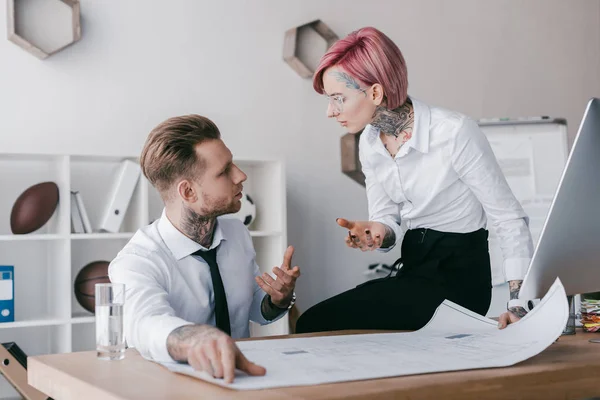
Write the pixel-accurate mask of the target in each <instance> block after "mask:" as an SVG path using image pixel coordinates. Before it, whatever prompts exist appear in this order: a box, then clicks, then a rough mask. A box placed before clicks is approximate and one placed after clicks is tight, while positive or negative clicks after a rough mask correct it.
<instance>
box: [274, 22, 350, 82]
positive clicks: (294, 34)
mask: <svg viewBox="0 0 600 400" xmlns="http://www.w3.org/2000/svg"><path fill="white" fill-rule="evenodd" d="M304 29H312V30H314V31H315V32H316V33H317V34H319V36H321V37H322V38H323V39H324V40H325V42H326V43H327V47H328V48H329V47H330V46H331V45H332V44H333V43H335V41H337V40H338V39H339V38H338V36H337V35H336V34H335V33H334V32H333V31H332V30H331V29H329V27H328V26H327V25H325V23H324V22H323V21H321V20H320V19H317V20H315V21H312V22H309V23H307V24H304V25H300V26H298V27H296V28H292V29H289V30H288V31H286V32H285V38H284V42H283V59H284V60H285V62H287V63H288V65H289V66H290V67H292V69H293V70H294V71H296V73H297V74H298V75H300V76H301V77H302V78H311V77H312V76H313V73H314V71H312V70H311V69H310V68H309V67H308V66H307V65H306V62H305V61H303V60H301V59H300V58H299V56H298V48H299V46H300V43H298V39H299V34H300V33H301V31H302V30H304Z"/></svg>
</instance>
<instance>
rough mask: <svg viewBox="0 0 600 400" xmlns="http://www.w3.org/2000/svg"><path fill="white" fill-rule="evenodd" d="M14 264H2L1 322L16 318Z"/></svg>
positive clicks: (0, 286)
mask: <svg viewBox="0 0 600 400" xmlns="http://www.w3.org/2000/svg"><path fill="white" fill-rule="evenodd" d="M14 270H15V269H14V267H13V266H12V265H0V322H13V321H14V320H15V296H14V294H15V280H14V273H15V271H14Z"/></svg>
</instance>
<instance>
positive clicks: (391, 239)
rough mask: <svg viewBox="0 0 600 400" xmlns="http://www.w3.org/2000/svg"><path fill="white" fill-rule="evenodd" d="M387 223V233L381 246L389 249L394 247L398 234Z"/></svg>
mask: <svg viewBox="0 0 600 400" xmlns="http://www.w3.org/2000/svg"><path fill="white" fill-rule="evenodd" d="M383 225H385V235H384V236H383V240H382V241H381V246H380V247H381V248H382V249H387V248H388V247H392V246H393V245H394V243H396V234H395V233H394V230H393V229H392V228H390V227H389V226H387V225H386V224H383Z"/></svg>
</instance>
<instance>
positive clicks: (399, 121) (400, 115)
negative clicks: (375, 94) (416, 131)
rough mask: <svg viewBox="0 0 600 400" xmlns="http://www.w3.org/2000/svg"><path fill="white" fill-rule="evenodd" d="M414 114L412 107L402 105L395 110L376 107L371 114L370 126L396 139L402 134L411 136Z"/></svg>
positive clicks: (405, 104)
mask: <svg viewBox="0 0 600 400" xmlns="http://www.w3.org/2000/svg"><path fill="white" fill-rule="evenodd" d="M414 121H415V113H414V110H413V108H412V105H411V104H409V103H408V102H407V103H404V104H403V105H401V106H400V107H398V108H396V109H395V110H389V109H387V108H386V107H384V106H378V107H377V108H376V109H375V112H374V113H373V120H372V121H371V125H373V126H374V127H376V128H377V129H379V131H380V132H383V133H384V134H386V135H390V136H394V137H398V136H399V135H400V134H401V133H402V132H407V133H409V134H412V128H413V125H414Z"/></svg>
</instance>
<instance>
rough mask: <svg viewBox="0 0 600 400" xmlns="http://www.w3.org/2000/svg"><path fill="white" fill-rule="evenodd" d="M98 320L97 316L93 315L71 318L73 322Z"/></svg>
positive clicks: (90, 322)
mask: <svg viewBox="0 0 600 400" xmlns="http://www.w3.org/2000/svg"><path fill="white" fill-rule="evenodd" d="M95 322H96V316H94V315H92V316H90V317H73V318H71V323H72V324H93V323H95Z"/></svg>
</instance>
